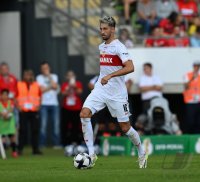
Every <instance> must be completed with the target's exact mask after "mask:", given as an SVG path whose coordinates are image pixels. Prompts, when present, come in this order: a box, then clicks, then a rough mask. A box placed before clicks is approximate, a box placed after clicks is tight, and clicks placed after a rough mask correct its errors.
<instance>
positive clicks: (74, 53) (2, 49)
mask: <svg viewBox="0 0 200 182" xmlns="http://www.w3.org/2000/svg"><path fill="white" fill-rule="evenodd" d="M69 2H71V5H70V6H71V8H70V7H69V4H68V3H69ZM111 2H113V1H106V0H105V1H101V0H66V1H65V0H63V1H62V0H1V1H0V62H1V61H6V62H8V63H9V65H10V69H11V72H12V73H14V74H15V75H16V76H17V78H18V79H21V76H22V71H23V70H24V69H26V68H31V69H33V71H34V72H35V74H36V75H37V74H38V73H39V71H40V70H39V66H40V63H41V61H42V60H46V61H48V62H49V63H50V65H51V67H52V71H53V72H55V73H56V74H58V76H59V79H60V80H59V82H60V83H61V82H62V81H63V80H64V75H65V73H66V71H67V70H74V71H75V73H76V74H77V77H78V78H79V80H80V81H81V82H82V83H83V86H84V92H83V95H82V98H83V99H85V98H86V96H87V95H88V93H89V92H90V91H89V89H88V87H87V84H88V81H89V80H90V79H91V78H92V77H93V76H94V75H96V74H98V49H97V48H98V47H97V45H98V44H99V43H100V42H101V40H100V38H99V35H98V19H99V17H101V16H103V15H106V14H110V15H112V16H114V17H115V18H116V19H117V22H118V23H119V26H122V24H121V18H122V17H121V16H123V15H122V14H123V13H122V11H123V10H122V9H123V7H122V6H121V5H120V6H117V7H115V8H113V6H111V4H110V3H111ZM114 2H115V1H114ZM122 19H123V18H122ZM122 22H123V21H122ZM122 27H123V26H122ZM132 28H133V30H134V26H133V27H132ZM133 32H134V31H133ZM136 37H137V36H136ZM143 39H144V37H143V36H138V40H137V41H136V44H135V47H134V48H133V50H130V52H132V54H133V55H134V49H137V48H140V49H144V50H146V49H147V48H144V44H143V41H142V40H143ZM172 49H173V48H172ZM174 49H175V48H174ZM180 49H183V50H186V51H189V52H190V49H192V48H180ZM197 49H199V48H197ZM163 50H164V49H163ZM165 54H166V55H167V54H168V52H167V50H166V52H165ZM180 56H183V57H184V55H180ZM196 56H197V58H200V51H199V54H197V55H196ZM133 58H134V56H133ZM179 58H180V57H179ZM145 61H150V62H151V61H153V60H145ZM175 61H179V62H181V61H182V60H181V58H180V60H175ZM193 61H194V60H188V62H187V63H185V62H181V63H180V67H184V68H187V71H189V70H191V69H192V63H193ZM160 63H161V66H160V67H159V68H160V69H158V70H157V71H158V72H157V73H158V74H159V71H160V72H162V71H163V69H169V70H171V69H170V68H171V66H172V65H171V64H169V65H167V67H166V65H165V67H164V68H163V65H162V60H160ZM165 63H166V62H165ZM188 65H191V67H188ZM155 67H156V65H155ZM177 69H178V68H177ZM169 74H170V72H169ZM177 74H178V73H177ZM180 77H182V75H180ZM133 80H134V78H133ZM164 84H165V83H164ZM180 85H182V82H179V83H177V84H175V85H174V86H173V87H170V88H171V89H166V90H165V92H164V96H165V97H166V98H167V99H168V101H169V103H170V109H171V110H172V112H174V113H176V114H177V115H178V119H179V121H180V124H181V127H183V126H182V125H183V121H184V103H183V96H182V93H181V87H180ZM135 88H136V86H135V85H133V88H132V91H131V94H130V97H131V100H132V101H133V108H134V114H135V115H134V116H137V115H138V114H140V113H141V109H142V105H141V99H140V94H139V92H138V90H137V89H135ZM177 88H178V89H177ZM167 137H169V140H168V141H169V142H171V141H175V140H176V139H177V138H176V136H167ZM170 137H172V138H170ZM198 138H199V136H183V138H180V140H181V141H182V143H184V146H185V148H184V150H185V149H186V150H187V151H186V153H187V152H190V150H191V151H192V150H193V149H191V146H188V145H189V143H187V141H188V140H190V139H191V141H192V144H193V145H194V146H195V144H196V140H198ZM111 139H112V138H111ZM154 139H155V140H159V137H157V136H156V137H153V138H152V140H154ZM163 139H164V138H162V137H161V140H163ZM120 141H122V142H121V143H122V146H123V145H127V146H128V152H127V150H126V154H128V155H129V154H130V153H131V154H132V152H133V151H132V150H131V148H130V147H132V144H131V143H130V142H129V141H128V140H126V139H124V138H121V140H120ZM146 141H147V142H148V141H149V138H147V140H146ZM114 142H116V141H114ZM159 142H160V141H158V144H160V143H159ZM104 144H105V143H104ZM116 146H117V147H118V148H119V147H121V146H119V145H118V144H117V145H116ZM116 146H114V147H116ZM198 146H199V143H198ZM159 147H161V149H163V148H162V147H163V145H159ZM164 147H167V145H166V146H164ZM168 147H173V146H168ZM169 150H170V149H169ZM117 152H118V153H117ZM117 152H116V151H114V153H115V154H116V153H117V154H120V156H114V157H113V156H111V157H100V159H99V161H98V162H97V164H96V166H95V168H94V169H93V170H88V171H78V170H76V169H74V168H73V166H72V158H68V157H67V158H64V159H63V151H60V150H59V151H56V150H52V149H49V148H48V149H44V155H43V156H42V157H35V156H31V155H30V153H31V150H30V149H28V150H27V151H25V155H24V156H22V157H20V158H19V159H17V160H18V161H17V160H15V159H12V158H11V157H10V155H8V160H5V161H0V181H4V182H7V181H8V182H11V181H15V182H17V181H30V180H31V181H38V182H39V181H41V182H45V181H48V182H49V181H56V180H59V181H66V180H67V181H81V182H83V181H124V176H126V181H133V180H136V181H137V180H138V181H154V182H155V181H163V182H164V181H169V180H170V181H183V180H185V181H192V182H193V181H199V167H200V166H199V162H198V160H199V156H198V155H196V156H195V155H194V156H193V158H192V159H191V156H184V155H181V154H180V155H179V154H177V155H168V154H167V155H165V153H164V152H163V151H159V152H158V153H159V154H161V155H157V156H151V157H150V158H149V168H148V170H145V171H144V172H143V171H139V170H138V169H137V165H136V164H135V163H134V159H136V158H134V159H132V158H131V157H124V156H123V155H124V151H122V153H120V151H117ZM192 152H193V151H192ZM169 153H170V151H169ZM194 153H195V152H194ZM121 154H122V156H121ZM122 161H123V162H122ZM130 161H131V162H130ZM188 164H189V165H188ZM188 166H189V167H188Z"/></svg>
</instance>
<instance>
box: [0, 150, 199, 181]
mask: <svg viewBox="0 0 200 182" xmlns="http://www.w3.org/2000/svg"><path fill="white" fill-rule="evenodd" d="M136 160H137V158H136V157H127V156H109V157H99V159H98V161H97V163H96V166H95V167H94V168H93V169H89V170H78V169H75V168H74V167H73V163H72V161H73V159H72V158H71V157H64V155H63V151H62V150H53V149H45V150H44V155H43V156H32V155H31V152H30V150H29V149H26V153H25V154H24V155H23V156H22V157H19V158H18V159H13V158H11V157H10V156H8V159H7V160H2V159H0V182H54V181H55V182H76V181H80V182H93V181H95V182H98V181H101V182H115V181H116V182H118V181H124V182H129V181H134V182H138V181H144V182H165V181H170V182H179V181H184V182H197V181H198V182H199V181H200V158H199V156H198V155H191V156H184V155H159V156H150V157H149V160H148V168H147V169H138V163H137V162H136Z"/></svg>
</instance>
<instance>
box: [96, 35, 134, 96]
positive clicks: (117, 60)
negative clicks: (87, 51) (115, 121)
mask: <svg viewBox="0 0 200 182" xmlns="http://www.w3.org/2000/svg"><path fill="white" fill-rule="evenodd" d="M99 51H100V76H99V79H98V81H97V83H96V84H95V90H96V91H97V90H98V91H99V92H101V93H103V94H106V95H107V96H108V97H109V98H110V99H112V100H116V99H117V100H119V99H123V100H124V98H127V88H126V85H125V76H118V77H113V78H111V79H110V80H109V81H108V83H107V84H105V85H102V84H101V79H102V78H103V77H104V76H107V75H109V74H111V73H113V72H115V71H118V70H120V69H122V68H123V64H124V63H125V62H126V61H128V60H131V59H130V56H129V53H128V51H127V48H126V47H125V46H124V45H123V44H122V43H121V42H120V41H119V40H118V39H115V40H113V41H112V42H111V43H110V44H105V42H104V43H102V44H100V45H99Z"/></svg>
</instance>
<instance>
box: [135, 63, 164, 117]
mask: <svg viewBox="0 0 200 182" xmlns="http://www.w3.org/2000/svg"><path fill="white" fill-rule="evenodd" d="M152 68H153V67H152V64H151V63H145V64H144V65H143V70H144V74H143V75H142V77H141V78H140V80H139V89H140V91H141V98H142V105H143V113H145V114H146V113H147V110H148V109H149V107H150V101H151V99H152V98H154V97H162V85H163V83H162V81H161V79H160V78H159V77H158V76H157V75H154V74H153V72H152Z"/></svg>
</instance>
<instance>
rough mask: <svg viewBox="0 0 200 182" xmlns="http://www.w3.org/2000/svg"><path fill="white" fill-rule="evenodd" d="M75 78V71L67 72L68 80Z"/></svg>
mask: <svg viewBox="0 0 200 182" xmlns="http://www.w3.org/2000/svg"><path fill="white" fill-rule="evenodd" d="M73 78H75V74H74V72H73V71H69V72H67V74H66V80H67V81H70V80H71V79H73Z"/></svg>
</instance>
